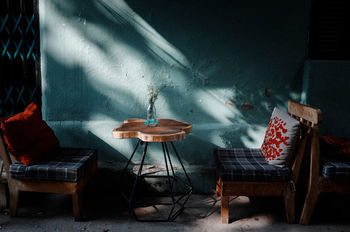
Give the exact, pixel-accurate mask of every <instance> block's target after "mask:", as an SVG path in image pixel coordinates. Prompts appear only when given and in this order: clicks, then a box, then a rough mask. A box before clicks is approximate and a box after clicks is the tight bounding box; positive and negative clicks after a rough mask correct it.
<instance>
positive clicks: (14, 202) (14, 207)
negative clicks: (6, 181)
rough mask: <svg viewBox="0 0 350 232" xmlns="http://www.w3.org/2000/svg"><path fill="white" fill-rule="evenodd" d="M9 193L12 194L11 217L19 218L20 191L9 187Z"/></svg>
mask: <svg viewBox="0 0 350 232" xmlns="http://www.w3.org/2000/svg"><path fill="white" fill-rule="evenodd" d="M9 193H10V215H11V217H15V216H17V207H18V196H19V191H18V189H16V188H15V187H9Z"/></svg>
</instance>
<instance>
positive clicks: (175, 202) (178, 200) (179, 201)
mask: <svg viewBox="0 0 350 232" xmlns="http://www.w3.org/2000/svg"><path fill="white" fill-rule="evenodd" d="M140 144H141V145H144V150H143V154H142V158H141V163H140V167H139V169H138V171H137V175H136V179H135V181H134V183H133V185H132V189H131V193H130V196H129V197H128V196H126V194H125V193H124V192H123V191H121V193H122V196H123V197H124V198H125V199H126V200H127V202H128V204H129V210H130V213H131V214H132V215H134V217H135V219H136V220H137V221H142V222H167V221H173V220H175V219H176V217H177V216H179V215H180V214H181V212H182V211H183V210H184V209H185V204H186V203H187V201H188V199H189V197H190V195H191V194H192V190H193V186H192V183H191V180H190V178H189V176H188V174H187V172H186V169H185V167H184V165H183V163H182V161H181V158H180V156H179V154H178V152H177V150H176V148H175V146H174V144H173V142H170V144H171V146H172V148H173V151H174V153H175V155H176V157H177V159H178V160H179V162H180V164H181V168H182V171H183V173H184V175H185V180H183V179H182V178H179V177H178V176H177V174H176V173H175V169H174V166H173V163H172V161H171V156H170V153H169V149H168V146H167V143H166V142H162V143H161V145H162V150H163V155H164V163H165V168H166V175H162V176H160V175H151V174H142V168H143V166H144V163H145V158H146V154H147V148H148V145H149V142H143V141H141V140H138V142H137V144H136V146H135V149H134V151H133V153H132V155H131V156H130V159H129V160H128V162H127V164H126V166H125V168H124V170H123V172H122V173H121V177H120V178H121V180H122V179H123V176H124V174H125V173H126V172H127V169H128V166H129V164H130V163H131V160H132V159H133V157H134V155H135V153H136V150H137V148H138V146H139V145H140ZM142 178H166V180H167V184H168V197H169V198H170V202H152V203H151V204H152V206H153V207H154V208H156V206H157V205H167V206H169V207H171V208H170V213H169V215H168V216H167V217H166V218H164V219H163V218H162V219H154V218H151V219H141V218H140V217H139V216H138V215H137V214H136V212H135V208H136V207H135V194H136V189H137V186H138V182H139V181H140V179H142ZM176 182H181V183H182V184H183V185H184V186H185V187H186V188H187V190H186V191H185V192H183V193H182V194H178V195H176V194H175V192H174V184H175V183H176Z"/></svg>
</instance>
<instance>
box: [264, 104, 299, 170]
mask: <svg viewBox="0 0 350 232" xmlns="http://www.w3.org/2000/svg"><path fill="white" fill-rule="evenodd" d="M299 127H300V122H299V121H298V120H296V119H294V118H292V117H291V116H290V115H289V114H287V113H285V112H283V111H282V110H280V109H278V108H277V107H275V108H274V110H273V112H272V115H271V118H270V122H269V125H268V127H267V130H266V133H265V138H264V142H263V144H262V145H261V152H262V154H263V155H264V157H265V160H266V161H267V162H268V163H269V164H272V165H278V166H281V167H284V166H286V165H287V163H288V162H289V158H290V157H291V155H292V153H293V152H294V150H295V145H296V141H297V138H298V136H299Z"/></svg>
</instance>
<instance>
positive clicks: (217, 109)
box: [194, 89, 242, 125]
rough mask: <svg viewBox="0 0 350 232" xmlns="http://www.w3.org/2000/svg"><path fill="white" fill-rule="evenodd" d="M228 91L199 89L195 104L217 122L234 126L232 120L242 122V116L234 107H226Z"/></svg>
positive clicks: (196, 93)
mask: <svg viewBox="0 0 350 232" xmlns="http://www.w3.org/2000/svg"><path fill="white" fill-rule="evenodd" d="M226 92H227V91H226V89H211V90H204V89H199V90H197V91H196V92H195V94H194V95H195V98H194V99H195V103H196V104H197V105H198V106H199V107H201V108H202V110H203V111H204V112H206V113H207V114H208V115H211V116H212V117H213V118H215V119H216V121H217V122H220V123H223V124H225V125H230V124H232V119H233V118H234V119H235V121H236V122H237V121H241V119H240V118H241V117H242V114H241V112H240V111H239V110H238V109H237V108H236V107H235V106H234V105H232V106H230V107H228V106H227V105H225V100H226V99H227V96H226Z"/></svg>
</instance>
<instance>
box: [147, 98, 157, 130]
mask: <svg viewBox="0 0 350 232" xmlns="http://www.w3.org/2000/svg"><path fill="white" fill-rule="evenodd" d="M145 124H147V126H150V127H153V126H157V124H158V120H157V118H156V107H155V106H154V104H149V105H148V108H147V120H146V122H145Z"/></svg>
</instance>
